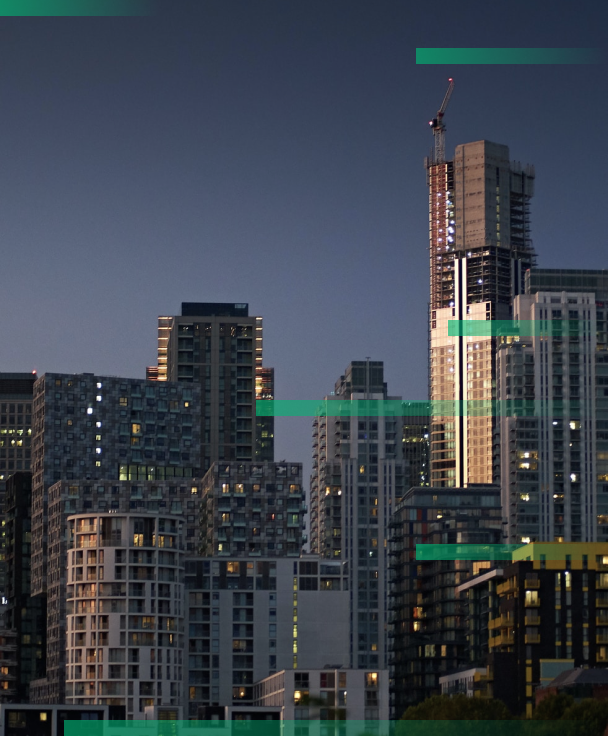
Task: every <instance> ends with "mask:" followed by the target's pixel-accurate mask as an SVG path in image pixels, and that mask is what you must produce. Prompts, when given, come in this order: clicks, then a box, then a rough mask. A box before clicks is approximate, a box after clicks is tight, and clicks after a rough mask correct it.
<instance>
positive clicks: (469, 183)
mask: <svg viewBox="0 0 608 736" xmlns="http://www.w3.org/2000/svg"><path fill="white" fill-rule="evenodd" d="M427 183H428V186H429V237H430V293H431V296H430V315H429V317H430V399H431V402H432V404H431V406H432V407H433V409H432V421H431V438H430V439H431V479H430V484H431V485H432V486H434V487H445V486H449V487H464V486H467V485H469V484H470V483H477V484H479V483H482V484H483V483H485V484H487V483H492V482H497V471H496V470H493V465H494V462H493V440H494V433H495V431H496V418H495V417H494V416H492V414H491V413H489V412H482V413H481V414H480V415H479V416H476V415H474V414H473V413H471V414H470V415H468V414H467V412H464V411H460V410H459V408H460V407H461V406H462V405H461V404H459V403H458V402H462V401H466V400H471V399H472V400H485V401H488V402H490V401H491V400H492V399H495V398H496V396H495V389H494V381H495V378H496V376H495V352H496V338H495V337H492V336H487V337H483V336H476V335H466V334H464V331H460V334H459V335H454V336H450V335H449V334H448V322H449V321H451V320H458V321H459V322H462V321H465V320H469V319H473V320H506V319H510V318H511V304H512V300H513V297H514V296H516V295H517V294H520V293H523V291H524V274H525V271H526V269H528V268H530V266H531V265H532V264H533V260H534V253H533V250H532V241H531V239H530V233H529V230H530V213H529V202H530V198H531V197H532V195H533V183H534V171H533V169H532V168H531V167H529V166H528V167H525V168H523V169H522V167H521V166H520V165H519V164H518V163H513V162H510V161H509V149H508V148H507V146H504V145H499V144H496V143H490V142H489V141H477V142H475V143H467V144H465V145H461V146H457V147H456V153H455V157H454V160H453V161H448V162H445V163H434V162H430V163H428V165H427ZM444 402H447V403H444ZM451 402H457V403H456V408H451V407H452V406H453V405H452V404H451Z"/></svg>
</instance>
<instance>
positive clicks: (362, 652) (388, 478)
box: [310, 360, 404, 669]
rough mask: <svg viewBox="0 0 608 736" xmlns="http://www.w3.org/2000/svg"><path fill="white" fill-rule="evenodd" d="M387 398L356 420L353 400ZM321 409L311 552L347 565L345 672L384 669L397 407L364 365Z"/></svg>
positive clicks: (398, 440)
mask: <svg viewBox="0 0 608 736" xmlns="http://www.w3.org/2000/svg"><path fill="white" fill-rule="evenodd" d="M391 398H392V399H393V403H392V404H386V407H387V409H386V411H384V412H379V414H381V415H380V416H373V417H367V416H359V411H358V409H357V404H356V402H357V401H358V400H370V399H371V400H378V401H382V400H386V399H391ZM335 400H339V401H341V402H342V403H341V405H340V406H341V408H340V409H339V410H338V411H332V410H331V404H332V402H333V401H335ZM326 402H327V403H326V408H327V411H326V412H324V413H321V414H320V415H319V416H318V417H317V418H316V419H315V421H314V423H313V470H312V476H311V497H310V504H311V551H312V552H314V553H316V554H319V555H321V556H322V557H325V558H326V559H327V558H329V559H342V560H344V561H347V562H348V570H349V590H350V597H351V602H350V617H351V620H350V626H351V631H352V638H351V654H350V656H351V662H350V666H351V667H353V668H357V669H359V668H375V669H385V668H386V662H387V658H388V654H387V636H386V627H387V621H388V549H387V540H388V525H389V521H390V517H391V513H392V509H393V508H394V504H395V503H396V500H397V499H398V498H400V497H401V495H402V493H403V490H404V461H403V447H402V445H403V443H402V436H403V417H402V412H401V410H400V409H398V410H396V409H391V408H390V407H391V406H394V405H395V404H396V403H398V402H400V400H399V399H395V398H394V397H389V396H388V395H387V386H386V383H384V365H383V363H382V362H380V361H370V360H367V361H355V362H353V363H351V364H350V365H349V366H348V368H347V369H346V371H345V373H344V375H343V376H341V377H340V378H339V380H338V381H337V382H336V386H335V391H334V393H333V394H332V395H331V396H327V397H326ZM399 405H400V406H401V404H399ZM332 414H338V416H332Z"/></svg>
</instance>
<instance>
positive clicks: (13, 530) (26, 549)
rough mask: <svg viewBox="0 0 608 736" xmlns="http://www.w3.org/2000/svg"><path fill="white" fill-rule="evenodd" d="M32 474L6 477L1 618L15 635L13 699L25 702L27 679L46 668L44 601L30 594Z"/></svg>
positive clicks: (42, 673) (34, 677) (39, 674)
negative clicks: (4, 570)
mask: <svg viewBox="0 0 608 736" xmlns="http://www.w3.org/2000/svg"><path fill="white" fill-rule="evenodd" d="M31 508H32V475H31V473H26V472H17V473H14V474H13V475H11V476H10V477H9V479H8V480H7V481H6V495H5V517H6V522H5V523H6V526H5V530H6V609H5V611H4V621H5V625H6V627H7V629H10V630H12V631H14V633H15V636H16V642H15V643H16V647H17V650H16V663H17V667H16V682H15V688H16V702H27V701H28V699H29V683H30V682H31V681H32V680H34V679H36V678H39V677H43V676H44V674H45V671H46V601H45V600H44V597H43V596H37V597H34V598H33V597H32V596H31V595H30V582H31V547H32V520H31Z"/></svg>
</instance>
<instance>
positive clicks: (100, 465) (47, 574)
mask: <svg viewBox="0 0 608 736" xmlns="http://www.w3.org/2000/svg"><path fill="white" fill-rule="evenodd" d="M33 412H34V413H33V416H34V427H33V437H32V471H33V473H32V532H31V533H32V548H31V549H32V552H31V571H32V572H31V592H32V595H36V596H46V597H47V601H46V603H47V606H46V607H47V658H46V667H47V676H46V678H45V681H44V682H42V683H41V682H39V681H37V682H36V687H35V690H34V693H33V695H32V698H34V699H35V701H37V702H50V703H52V702H62V701H63V699H64V678H63V674H62V667H63V660H64V657H65V645H64V636H65V628H64V627H65V617H64V615H63V612H62V605H64V602H65V596H64V592H63V591H64V582H65V581H64V578H65V561H64V545H65V528H66V514H65V512H64V509H66V510H67V509H69V510H70V511H73V512H74V513H78V512H79V511H85V512H86V511H87V510H89V508H92V506H91V505H90V504H91V503H92V500H91V497H92V494H93V489H95V493H97V494H99V495H103V490H104V489H105V488H106V486H105V484H104V483H102V482H101V481H114V485H115V486H116V488H118V489H119V490H118V494H119V495H120V485H119V482H120V481H128V482H130V483H131V484H133V485H132V486H131V487H133V488H137V487H138V486H140V487H141V485H142V484H143V483H144V482H145V481H150V482H151V481H157V482H158V483H160V482H162V481H166V480H169V481H172V480H177V479H178V482H179V484H180V485H179V487H184V488H188V487H189V485H190V483H191V480H192V478H193V477H194V476H195V475H196V474H197V472H198V468H199V467H200V456H199V451H200V434H199V421H198V418H199V417H200V390H199V388H198V386H192V385H187V384H186V385H183V384H174V383H166V382H165V383H161V382H151V381H143V380H137V379H126V378H116V377H101V376H94V375H92V374H80V375H63V374H46V375H44V376H42V377H41V378H40V379H39V380H38V381H36V383H35V385H34V402H33ZM61 480H63V481H65V482H66V487H64V490H63V491H62V490H61V489H62V487H61V484H59V486H57V487H55V486H56V484H57V483H58V482H59V481H61ZM79 480H82V483H79ZM135 484H138V485H135ZM81 485H82V496H80V495H79V494H80V489H81ZM52 486H53V487H54V491H53V494H52V499H51V487H52ZM125 486H126V484H125ZM70 488H73V489H75V490H74V491H73V493H74V495H73V497H72V498H68V501H69V503H67V506H66V507H62V503H63V502H64V494H65V495H68V496H69V494H70V490H69V489H70ZM100 488H101V489H102V492H100V491H99V489H100ZM66 489H67V490H66ZM108 495H111V494H108ZM125 495H126V494H125ZM115 498H116V497H115ZM113 500H115V499H112V498H110V499H108V496H107V495H105V496H104V498H100V499H99V502H100V504H109V505H106V506H103V505H100V506H99V508H100V510H103V511H105V510H106V509H112V508H113V506H112V505H111V504H112V501H113ZM132 500H133V503H137V499H132ZM151 500H154V499H151ZM160 500H161V499H156V501H155V502H156V503H159V502H160ZM130 502H131V499H129V503H130ZM80 503H82V507H79V504H80ZM51 506H53V508H51ZM51 516H52V519H51ZM193 519H194V516H193ZM197 521H198V519H197ZM193 525H194V522H193Z"/></svg>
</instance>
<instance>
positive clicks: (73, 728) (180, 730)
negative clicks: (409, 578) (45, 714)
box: [64, 708, 589, 736]
mask: <svg viewBox="0 0 608 736" xmlns="http://www.w3.org/2000/svg"><path fill="white" fill-rule="evenodd" d="M269 710H270V709H269ZM272 710H274V711H275V714H276V715H278V711H277V709H272ZM327 710H328V711H329V715H331V716H333V717H331V718H329V719H324V720H298V721H280V720H274V721H273V720H259V721H255V720H251V721H249V720H242V721H237V720H235V721H230V720H229V721H217V720H216V721H202V720H198V721H143V720H142V721H65V723H64V733H65V736H241V734H242V735H243V736H303V735H304V734H306V736H588V733H589V730H588V724H587V723H586V722H585V721H582V720H581V721H521V720H512V721H511V720H500V721H497V720H493V721H490V720H487V721H481V720H466V721H465V720H462V721H460V720H436V721H435V720H433V721H431V720H429V721H414V720H411V721H410V720H402V721H378V720H376V721H355V720H341V719H340V718H339V717H338V716H337V715H336V714H337V713H338V714H339V713H340V712H343V710H344V709H340V708H328V709H327ZM444 717H445V716H444Z"/></svg>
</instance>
